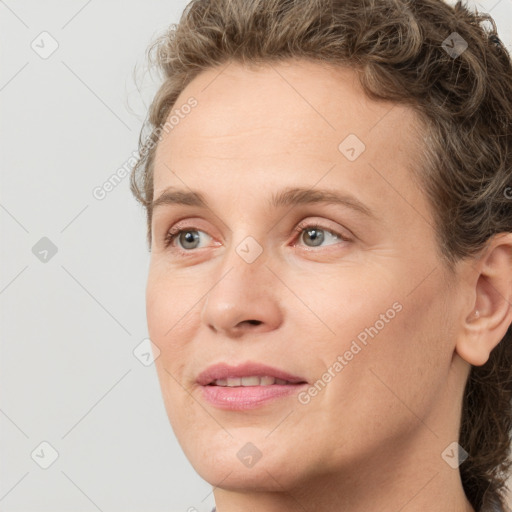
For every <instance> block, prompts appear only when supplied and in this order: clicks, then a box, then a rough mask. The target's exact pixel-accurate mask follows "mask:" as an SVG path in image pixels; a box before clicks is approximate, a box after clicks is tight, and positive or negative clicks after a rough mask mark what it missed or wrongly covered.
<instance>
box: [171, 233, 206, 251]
mask: <svg viewBox="0 0 512 512" xmlns="http://www.w3.org/2000/svg"><path fill="white" fill-rule="evenodd" d="M199 233H203V234H205V235H206V233H205V232H204V231H201V230H200V229H196V228H194V227H187V228H173V229H170V230H169V231H168V232H167V234H166V235H165V240H164V246H165V247H166V248H168V247H169V246H170V245H171V244H173V243H174V241H175V240H177V241H178V242H179V244H180V247H178V250H185V251H190V250H191V249H200V247H199V246H198V242H200V236H199ZM206 236H207V237H208V238H210V239H211V236H209V235H206Z"/></svg>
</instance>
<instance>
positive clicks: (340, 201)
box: [151, 187, 377, 219]
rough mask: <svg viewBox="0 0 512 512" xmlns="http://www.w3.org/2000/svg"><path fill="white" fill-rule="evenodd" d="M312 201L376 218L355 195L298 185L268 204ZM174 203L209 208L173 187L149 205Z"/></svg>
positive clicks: (195, 196)
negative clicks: (345, 208) (335, 205)
mask: <svg viewBox="0 0 512 512" xmlns="http://www.w3.org/2000/svg"><path fill="white" fill-rule="evenodd" d="M313 203H325V204H337V205H342V206H345V207H347V208H351V209H352V210H355V211H356V212H359V213H362V214H363V215H365V216H367V217H370V218H373V219H376V218H377V217H376V215H375V213H374V212H373V211H372V210H370V208H368V207H367V206H366V205H364V204H363V203H362V202H361V201H360V200H359V199H357V198H356V197H354V196H352V195H350V194H343V193H340V192H333V191H332V190H328V189H315V190H312V189H308V188H300V187H291V188H286V189H283V190H281V191H279V192H277V193H274V194H272V196H271V198H270V200H269V202H268V206H269V207H271V208H279V207H285V206H298V205H305V204H313ZM175 204H180V205H187V206H198V207H200V208H209V206H208V202H207V201H206V199H205V197H204V196H203V194H201V193H200V192H196V191H193V190H191V191H188V190H182V189H178V188H175V187H168V188H166V189H165V190H164V191H163V192H162V194H161V195H160V196H159V197H158V198H157V199H155V200H154V201H153V202H152V204H151V207H152V209H153V210H155V208H157V207H158V206H162V205H175Z"/></svg>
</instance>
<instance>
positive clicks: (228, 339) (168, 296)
mask: <svg viewBox="0 0 512 512" xmlns="http://www.w3.org/2000/svg"><path fill="white" fill-rule="evenodd" d="M224 67H225V66H224ZM191 97H193V98H194V100H190V98H191ZM187 100H189V104H192V103H194V102H195V101H196V102H197V104H194V106H193V108H183V109H181V110H180V107H181V106H182V105H184V104H186V103H187ZM176 110H179V112H178V113H176V112H175V111H176ZM173 114H174V115H177V117H175V118H174V120H173V122H172V123H170V125H171V129H169V130H168V133H164V134H163V138H162V140H161V142H160V143H159V146H158V150H157V154H156V162H155V168H154V198H155V199H156V200H158V199H160V201H159V204H158V206H155V209H154V213H153V220H152V251H151V263H150V270H149V278H148V284H147V319H148V328H149V334H150V337H151V339H152V341H153V342H154V343H155V344H156V345H157V346H158V347H159V349H160V351H161V352H160V356H159V357H158V358H157V359H156V361H155V364H156V367H157V371H158V376H159V380H160V385H161V389H162V394H163V398H164V401H165V406H166V410H167V413H168V416H169V419H170V422H171V425H172V427H173V429H174V432H175V434H176V436H177V438H178V440H179V442H180V444H181V446H182V447H183V450H184V452H185V454H186V455H187V457H188V458H189V460H190V461H191V463H192V465H193V466H194V468H195V469H196V470H197V472H198V473H199V474H200V475H201V476H202V477H203V478H204V479H206V480H207V481H209V482H212V483H215V484H218V483H219V482H221V480H222V483H221V486H222V487H224V488H231V489H237V488H249V487H252V488H254V489H281V488H291V487H293V486H295V485H297V486H298V485H300V483H301V482H303V481H306V480H308V481H310V480H311V479H314V478H315V477H322V476H323V475H325V474H330V473H335V472H337V473H338V474H344V475H345V477H346V478H349V479H350V478H354V481H355V480H356V475H357V474H358V472H363V471H364V472H366V473H367V474H370V472H371V471H372V470H375V471H377V470H379V468H382V464H380V463H381V462H382V461H386V462H387V463H388V464H389V463H390V462H391V463H392V462H393V461H395V462H396V463H397V464H398V463H400V464H402V463H403V462H404V457H405V458H406V459H408V460H410V461H413V460H414V461H418V460H421V461H424V462H425V463H427V464H429V463H431V464H432V465H436V467H437V466H439V464H441V465H444V466H446V464H445V463H444V462H443V461H442V459H441V452H442V451H443V449H444V448H445V447H446V444H447V443H446V439H450V440H451V441H453V440H456V439H457V434H458V430H457V429H458V421H459V414H460V409H459V408H458V406H454V402H458V400H460V398H461V397H462V390H463V387H462V384H463V382H464V379H465V377H466V375H467V373H466V372H467V364H466V363H465V362H464V361H462V359H461V358H459V356H457V355H456V353H455V343H456V337H457V332H456V330H455V328H454V327H452V325H455V324H456V320H457V318H458V317H459V316H460V313H459V309H460V305H461V300H462V299H460V298H459V295H458V294H457V286H456V285H454V286H447V284H448V280H447V279H448V275H447V273H446V271H445V270H444V267H443V263H442V261H441V259H440V257H439V252H438V250H437V245H436V241H435V238H434V231H433V218H432V214H431V211H430V209H429V206H428V203H427V200H426V197H425V194H424V191H423V190H421V189H420V188H419V187H418V186H417V185H416V182H415V181H414V180H413V177H412V170H413V168H414V167H417V166H419V165H420V164H421V163H422V162H420V161H419V159H418V158H419V157H418V155H419V152H418V147H419V146H418V139H417V133H418V132H416V131H415V126H416V124H415V118H414V115H413V113H412V111H411V110H409V109H408V108H407V107H404V106H398V105H393V104H390V103H375V102H373V101H371V100H369V99H367V98H366V97H365V95H364V93H363V92H362V90H361V88H360V86H359V85H358V82H357V80H356V75H355V73H354V72H353V71H352V70H350V69H338V70H328V69H326V68H325V67H321V66H320V65H319V64H316V63H311V62H304V61H302V62H301V61H294V62H291V61H290V62H288V63H280V64H273V65H272V67H270V66H266V67H261V68H255V69H247V68H244V67H242V66H241V65H239V64H235V63H231V64H230V65H229V66H228V67H227V68H226V69H225V70H224V71H222V72H221V69H220V68H219V69H215V70H213V69H211V70H207V71H205V72H203V73H202V74H200V75H199V76H198V77H197V78H196V79H195V80H194V81H193V82H192V83H190V84H189V86H188V87H187V88H186V89H185V90H184V91H183V93H182V94H181V96H180V97H179V99H178V101H177V103H176V105H175V107H174V109H173ZM178 118H179V122H177V121H176V119H178ZM177 191H180V192H182V193H183V194H191V193H196V194H200V196H201V198H202V199H203V200H204V202H205V205H200V204H199V202H197V201H192V200H190V198H185V196H184V195H183V194H182V195H179V194H178V195H176V194H175V195H171V194H170V193H171V192H177ZM164 193H168V194H167V197H166V199H165V200H164V199H163V197H164V196H163V194H164ZM324 194H325V195H327V194H331V195H332V198H329V197H328V196H327V197H326V198H324V200H322V196H323V195H324ZM334 197H336V198H338V199H336V200H329V199H333V198H334ZM180 199H181V201H180ZM182 203H183V204H182ZM178 229H180V230H183V231H182V233H181V235H180V234H179V233H178V234H177V235H176V236H175V237H174V238H173V239H171V241H170V244H169V245H167V246H166V241H165V240H166V235H167V234H168V232H169V231H170V230H173V231H172V232H174V230H178ZM454 282H455V281H454ZM246 363H254V364H255V365H267V366H269V367H272V368H264V369H262V368H258V367H256V366H254V367H252V368H251V367H249V366H245V367H244V366H242V365H246ZM219 364H223V365H227V366H228V367H239V368H235V369H233V368H231V369H230V368H227V370H226V368H225V367H224V369H223V368H222V367H221V368H220V370H218V372H217V373H215V372H213V373H212V372H209V371H208V370H209V369H210V368H211V367H212V366H214V365H219ZM237 370H238V372H237ZM205 372H206V373H205ZM280 372H281V373H280ZM229 376H231V377H232V378H233V379H235V378H236V377H238V378H240V377H241V376H246V377H247V378H246V379H244V380H243V382H242V381H241V380H240V381H238V380H231V379H230V380H216V381H214V382H212V380H214V379H223V378H227V377H229ZM251 376H253V377H262V376H267V377H274V378H276V377H277V378H279V377H280V378H283V377H284V378H285V380H288V381H289V382H291V381H292V380H295V381H296V382H295V383H293V384H290V383H287V384H283V383H282V381H279V380H278V381H274V380H273V379H263V380H261V379H250V378H249V377H251ZM292 376H293V377H296V379H292V378H291V377H292ZM286 377H288V379H286ZM272 382H274V384H272ZM242 384H245V386H241V385H242ZM418 457H420V458H419V459H418ZM446 467H448V466H446ZM344 470H346V472H344ZM449 470H450V469H449V468H448V471H449ZM340 471H341V472H342V473H340Z"/></svg>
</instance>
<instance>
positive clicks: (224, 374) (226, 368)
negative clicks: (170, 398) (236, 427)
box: [197, 362, 307, 411]
mask: <svg viewBox="0 0 512 512" xmlns="http://www.w3.org/2000/svg"><path fill="white" fill-rule="evenodd" d="M250 376H258V377H265V376H269V377H275V378H276V379H283V380H286V381H288V382H290V383H291V384H272V385H270V386H236V387H224V386H215V385H211V386H210V385H209V384H210V383H211V382H213V381H214V380H217V379H227V378H228V377H250ZM197 383H198V384H200V385H201V386H202V388H201V390H202V392H203V393H202V396H203V398H204V399H205V400H206V401H207V402H209V403H210V404H212V405H213V406H215V407H218V408H220V409H227V410H238V411H240V410H246V409H254V408H256V407H260V406H262V405H265V404H267V403H268V402H270V401H272V400H275V399H277V398H280V397H286V396H290V395H292V394H296V393H297V392H298V391H299V390H300V389H301V388H303V387H304V386H306V385H307V382H306V381H305V379H303V378H301V377H298V376H296V375H292V374H290V373H288V372H285V371H283V370H279V369H278V368H273V367H271V366H267V365H264V364H259V363H250V362H249V363H245V364H241V365H238V366H230V365H228V364H225V363H221V364H216V365H213V366H210V367H208V368H207V369H206V370H204V371H203V372H201V373H200V374H199V376H198V378H197Z"/></svg>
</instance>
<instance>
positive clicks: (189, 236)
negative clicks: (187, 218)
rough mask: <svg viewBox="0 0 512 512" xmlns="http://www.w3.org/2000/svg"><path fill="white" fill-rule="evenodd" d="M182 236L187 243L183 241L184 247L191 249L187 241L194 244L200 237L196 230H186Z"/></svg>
mask: <svg viewBox="0 0 512 512" xmlns="http://www.w3.org/2000/svg"><path fill="white" fill-rule="evenodd" d="M182 237H183V238H184V239H185V243H182V245H183V247H186V248H187V249H190V248H191V247H188V246H187V243H191V244H193V243H194V242H195V241H197V240H198V239H199V235H198V234H197V232H196V231H186V232H184V233H182Z"/></svg>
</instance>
